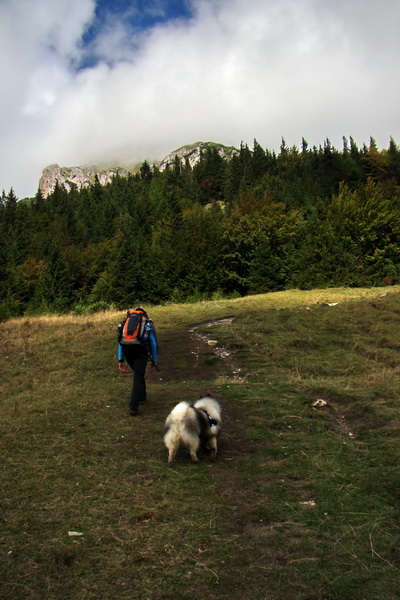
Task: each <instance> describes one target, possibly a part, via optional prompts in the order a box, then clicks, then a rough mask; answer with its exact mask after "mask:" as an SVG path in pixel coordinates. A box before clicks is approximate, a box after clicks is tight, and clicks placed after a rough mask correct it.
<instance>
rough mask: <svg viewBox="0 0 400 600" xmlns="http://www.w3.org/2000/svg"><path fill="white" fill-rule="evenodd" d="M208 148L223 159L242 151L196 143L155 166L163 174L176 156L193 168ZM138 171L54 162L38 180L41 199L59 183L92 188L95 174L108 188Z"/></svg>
mask: <svg viewBox="0 0 400 600" xmlns="http://www.w3.org/2000/svg"><path fill="white" fill-rule="evenodd" d="M208 149H216V150H217V151H218V153H219V155H220V156H221V157H222V158H224V159H230V158H232V156H234V155H235V154H237V153H238V152H239V150H238V149H237V148H235V147H234V146H225V145H224V144H220V143H218V142H194V143H192V144H185V145H184V146H180V147H179V148H177V149H176V150H173V151H172V152H170V153H169V154H167V155H166V156H165V157H164V158H163V159H162V160H161V161H159V162H158V163H154V164H155V166H157V167H158V168H159V169H160V171H163V170H165V169H166V168H168V167H170V166H172V165H173V164H174V162H175V160H176V157H178V158H179V160H180V161H181V163H185V162H186V160H187V161H188V162H189V164H190V166H191V167H193V166H194V165H195V164H196V163H197V162H199V160H200V156H201V154H202V152H204V151H206V150H208ZM138 169H139V167H132V168H128V167H121V166H117V165H113V166H109V167H106V166H96V165H92V166H75V167H60V166H59V165H58V164H56V163H54V164H51V165H48V166H47V167H45V168H44V169H43V171H42V176H41V178H40V180H39V190H40V192H41V194H42V196H43V197H44V198H46V197H47V196H48V195H49V194H51V193H52V191H53V190H54V187H55V185H56V183H57V182H58V184H59V185H63V186H64V187H65V188H66V189H67V190H68V191H70V190H71V189H72V188H73V187H74V186H76V187H77V188H78V189H81V188H85V187H89V186H90V185H92V184H93V183H94V181H95V178H96V175H97V177H98V180H99V182H100V184H101V185H107V183H110V182H111V181H112V179H113V177H115V176H116V175H118V176H120V177H128V176H129V175H130V174H133V173H137V171H138Z"/></svg>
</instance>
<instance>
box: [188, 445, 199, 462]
mask: <svg viewBox="0 0 400 600" xmlns="http://www.w3.org/2000/svg"><path fill="white" fill-rule="evenodd" d="M189 452H190V458H191V459H192V462H194V463H198V462H199V459H198V458H197V452H196V450H195V449H194V448H190V450H189Z"/></svg>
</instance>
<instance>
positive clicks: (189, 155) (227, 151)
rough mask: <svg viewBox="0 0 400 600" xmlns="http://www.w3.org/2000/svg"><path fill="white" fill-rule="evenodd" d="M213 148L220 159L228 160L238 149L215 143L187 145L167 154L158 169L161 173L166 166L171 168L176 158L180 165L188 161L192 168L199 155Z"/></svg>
mask: <svg viewBox="0 0 400 600" xmlns="http://www.w3.org/2000/svg"><path fill="white" fill-rule="evenodd" d="M212 148H215V149H217V150H218V153H219V155H220V156H222V158H225V159H230V158H232V156H233V155H234V154H238V152H239V151H238V149H237V148H234V147H233V146H224V145H223V144H217V143H215V142H195V143H194V144H188V145H187V146H181V147H180V148H178V149H177V150H174V151H173V152H171V154H168V155H167V156H166V157H165V158H163V160H162V161H161V162H160V165H159V169H160V171H163V170H164V169H166V168H167V166H172V165H173V164H174V162H175V158H176V156H178V158H179V159H180V161H181V162H182V163H185V161H186V160H188V162H189V164H190V166H191V167H193V166H194V165H195V164H196V163H198V162H199V160H200V155H201V153H202V152H205V151H206V150H207V149H212Z"/></svg>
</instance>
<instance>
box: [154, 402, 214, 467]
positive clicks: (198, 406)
mask: <svg viewBox="0 0 400 600" xmlns="http://www.w3.org/2000/svg"><path fill="white" fill-rule="evenodd" d="M165 428H166V432H165V435H164V443H165V445H166V447H167V449H168V466H171V465H172V463H173V460H174V458H175V455H176V453H177V452H178V450H179V448H180V446H185V447H186V448H188V449H189V452H190V458H191V459H192V461H193V462H194V463H197V462H198V459H197V452H198V450H199V448H200V445H201V444H202V445H203V446H204V447H205V448H206V449H207V450H210V457H211V459H212V460H215V457H216V456H217V437H218V435H219V433H220V430H221V407H220V405H219V402H217V400H215V398H212V397H211V396H203V397H202V398H200V399H199V400H196V402H195V403H194V404H189V403H188V402H179V404H177V405H176V406H175V407H174V408H173V409H172V411H171V412H170V413H169V415H168V417H167V419H166V421H165Z"/></svg>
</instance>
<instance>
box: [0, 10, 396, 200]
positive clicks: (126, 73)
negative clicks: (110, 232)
mask: <svg viewBox="0 0 400 600" xmlns="http://www.w3.org/2000/svg"><path fill="white" fill-rule="evenodd" d="M399 31H400V0H97V1H96V0H0V81H1V94H0V191H1V190H2V189H4V190H5V191H6V193H8V191H9V189H10V188H11V187H13V188H14V190H15V193H16V195H17V196H18V197H19V198H23V197H25V196H33V195H34V194H35V193H36V191H37V187H38V183H39V179H40V176H41V173H42V170H43V168H44V167H46V166H47V165H49V164H52V163H58V164H59V165H60V166H77V165H87V164H105V163H113V164H120V165H132V164H135V163H138V162H142V161H143V160H144V159H147V160H148V161H149V162H150V163H152V162H153V161H156V160H159V159H162V158H163V157H164V156H165V155H166V154H168V153H169V152H171V151H172V150H174V149H176V148H178V147H179V146H182V145H184V144H188V143H192V142H196V141H216V142H221V143H224V144H227V145H234V146H239V145H240V143H241V142H242V141H243V142H244V143H247V144H248V145H249V146H252V145H253V140H254V138H256V139H257V141H258V142H259V143H260V144H261V145H262V146H263V147H264V148H268V149H270V150H279V146H280V144H281V139H282V137H283V138H284V139H285V141H286V143H287V144H288V145H289V146H291V145H296V146H300V145H301V140H302V138H303V137H304V138H305V140H306V141H307V142H308V143H309V145H310V146H312V145H314V144H315V145H317V146H319V145H320V144H321V145H322V144H323V142H324V140H325V139H326V138H329V139H330V141H331V142H332V144H333V145H334V146H335V147H336V148H338V149H339V150H341V149H342V137H343V136H346V137H348V138H349V137H350V136H352V137H353V139H354V140H355V141H356V143H357V144H358V145H359V146H362V144H363V143H367V144H368V143H369V138H370V136H372V137H374V138H375V140H376V142H377V144H378V147H380V148H387V147H388V145H389V140H390V136H392V137H393V138H394V139H395V141H396V142H397V143H398V144H399V145H400V116H399V107H400V77H399V64H400V35H399Z"/></svg>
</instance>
